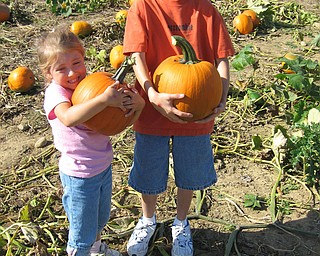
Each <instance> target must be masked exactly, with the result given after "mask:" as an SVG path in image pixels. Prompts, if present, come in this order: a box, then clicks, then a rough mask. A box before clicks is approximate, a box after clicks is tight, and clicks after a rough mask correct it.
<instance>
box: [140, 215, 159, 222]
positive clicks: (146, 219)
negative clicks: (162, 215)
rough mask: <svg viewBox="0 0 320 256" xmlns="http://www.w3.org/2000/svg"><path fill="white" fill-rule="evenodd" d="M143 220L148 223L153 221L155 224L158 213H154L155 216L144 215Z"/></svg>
mask: <svg viewBox="0 0 320 256" xmlns="http://www.w3.org/2000/svg"><path fill="white" fill-rule="evenodd" d="M142 220H143V222H147V223H150V222H152V223H153V224H156V215H155V214H153V216H152V217H151V218H147V217H144V216H142Z"/></svg>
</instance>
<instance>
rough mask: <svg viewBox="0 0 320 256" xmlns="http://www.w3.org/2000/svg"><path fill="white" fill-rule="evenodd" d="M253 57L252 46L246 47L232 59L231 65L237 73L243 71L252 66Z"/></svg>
mask: <svg viewBox="0 0 320 256" xmlns="http://www.w3.org/2000/svg"><path fill="white" fill-rule="evenodd" d="M252 55H253V47H252V45H246V46H245V47H244V48H243V49H242V50H241V51H240V52H239V53H238V54H237V55H236V56H235V58H234V59H233V61H232V62H231V65H232V67H233V68H234V69H236V70H237V71H241V70H243V69H244V68H245V67H247V66H250V65H253V64H254V63H255V59H254V57H253V56H252Z"/></svg>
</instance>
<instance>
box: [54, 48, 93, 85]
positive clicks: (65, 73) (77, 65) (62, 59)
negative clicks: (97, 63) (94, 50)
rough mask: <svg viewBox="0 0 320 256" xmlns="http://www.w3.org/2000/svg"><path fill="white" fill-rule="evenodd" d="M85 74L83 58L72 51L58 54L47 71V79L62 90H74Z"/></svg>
mask: <svg viewBox="0 0 320 256" xmlns="http://www.w3.org/2000/svg"><path fill="white" fill-rule="evenodd" d="M86 73H87V70H86V67H85V65H84V57H83V56H82V55H81V53H80V52H78V51H76V50H73V51H70V52H66V53H59V54H58V56H57V61H56V62H55V63H54V64H53V65H52V66H51V68H50V70H49V77H50V78H51V79H52V80H54V81H55V82H56V83H57V84H59V85H61V86H62V87H64V88H67V89H71V90H74V89H75V88H76V87H77V85H78V84H79V82H80V81H81V80H82V79H83V78H85V76H86Z"/></svg>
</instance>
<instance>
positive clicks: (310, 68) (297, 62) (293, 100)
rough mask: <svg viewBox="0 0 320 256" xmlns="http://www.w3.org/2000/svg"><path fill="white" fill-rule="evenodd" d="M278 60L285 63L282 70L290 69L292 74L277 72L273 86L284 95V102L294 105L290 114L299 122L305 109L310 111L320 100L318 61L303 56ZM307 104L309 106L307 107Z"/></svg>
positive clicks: (278, 92)
mask: <svg viewBox="0 0 320 256" xmlns="http://www.w3.org/2000/svg"><path fill="white" fill-rule="evenodd" d="M278 61H280V63H282V65H283V67H282V69H281V70H282V71H284V70H290V73H291V74H288V73H279V74H276V75H275V78H276V79H277V80H276V81H275V83H274V84H273V85H272V88H273V89H274V90H275V92H276V94H278V95H280V97H282V103H286V102H287V103H288V104H289V105H291V104H292V105H293V108H292V109H289V111H291V113H289V115H291V116H292V117H293V120H292V121H293V122H297V121H298V120H299V119H300V118H301V117H302V116H303V115H304V114H303V112H302V110H303V109H304V110H306V111H308V110H309V109H311V108H312V107H314V105H316V104H318V102H319V101H320V87H319V84H318V82H319V81H320V75H319V74H320V68H319V64H318V62H317V61H313V60H310V59H305V58H303V57H302V56H298V57H297V58H296V59H294V60H289V59H287V58H280V59H279V60H278ZM298 99H299V101H298ZM295 105H297V106H295ZM307 105H309V107H308V108H305V106H307ZM292 111H293V112H292ZM295 111H297V112H296V113H295Z"/></svg>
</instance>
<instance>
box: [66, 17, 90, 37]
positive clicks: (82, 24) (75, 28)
mask: <svg viewBox="0 0 320 256" xmlns="http://www.w3.org/2000/svg"><path fill="white" fill-rule="evenodd" d="M70 31H71V32H72V33H74V34H76V35H77V36H88V35H90V34H91V33H92V26H91V25H90V24H89V23H88V22H86V21H84V20H80V21H75V22H73V23H72V24H71V26H70Z"/></svg>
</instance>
